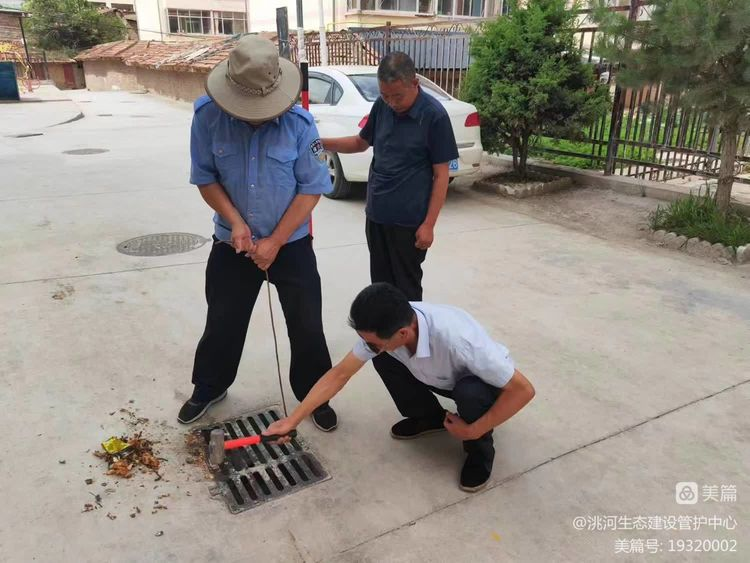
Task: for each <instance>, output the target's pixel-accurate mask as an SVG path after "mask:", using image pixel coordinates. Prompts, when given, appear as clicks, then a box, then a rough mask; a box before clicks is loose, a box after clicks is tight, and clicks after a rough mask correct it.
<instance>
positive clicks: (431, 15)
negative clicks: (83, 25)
mask: <svg viewBox="0 0 750 563" xmlns="http://www.w3.org/2000/svg"><path fill="white" fill-rule="evenodd" d="M94 3H97V4H102V5H106V6H108V7H113V8H115V7H117V8H121V7H122V6H125V5H128V2H127V1H126V0H120V2H94ZM296 4H297V3H296V1H295V0H133V1H132V4H131V5H132V7H133V9H134V11H135V13H136V16H137V18H138V35H139V38H140V39H151V40H160V41H166V40H178V39H180V38H185V37H188V38H189V37H196V36H197V37H200V36H207V35H214V36H216V35H218V36H221V35H228V36H229V35H235V34H237V33H245V32H262V31H266V32H273V31H276V9H277V8H281V7H285V8H287V13H288V17H289V28H290V30H294V29H296V27H297V11H296ZM321 5H322V7H323V25H324V26H325V28H326V30H327V31H337V30H340V29H345V28H348V27H374V26H381V25H385V23H386V22H391V23H392V24H393V25H407V24H428V23H434V22H442V21H464V20H467V19H476V18H485V17H492V16H495V15H498V14H500V13H503V11H504V9H505V6H504V5H505V0H322V2H321V1H317V0H305V1H304V3H303V6H304V13H303V20H304V27H305V29H306V30H318V29H319V28H320V25H321V22H320V12H319V6H321Z"/></svg>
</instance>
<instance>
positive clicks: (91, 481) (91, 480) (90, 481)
mask: <svg viewBox="0 0 750 563" xmlns="http://www.w3.org/2000/svg"><path fill="white" fill-rule="evenodd" d="M93 482H94V480H93V479H86V484H87V485H91V484H92V483H93Z"/></svg>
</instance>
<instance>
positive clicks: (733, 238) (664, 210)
mask: <svg viewBox="0 0 750 563" xmlns="http://www.w3.org/2000/svg"><path fill="white" fill-rule="evenodd" d="M649 222H650V225H651V228H652V229H653V230H655V231H658V230H664V231H670V232H673V233H677V234H678V235H683V236H686V237H687V238H693V237H697V238H699V239H702V240H705V241H708V242H710V243H712V244H713V243H717V242H720V243H721V244H723V245H725V246H732V247H734V248H735V249H736V248H737V247H738V246H743V245H746V244H750V220H748V219H747V218H746V217H743V216H742V215H740V214H739V213H736V212H734V211H731V210H730V211H729V212H728V213H727V214H726V215H725V214H723V213H722V212H721V211H720V210H719V206H718V205H717V204H716V200H715V199H714V197H713V196H712V195H711V191H710V190H709V189H707V190H706V193H705V194H702V195H701V193H700V191H699V192H698V195H694V194H690V196H689V197H687V198H685V199H680V200H678V201H675V202H673V203H670V204H669V205H668V206H666V207H662V206H661V205H660V206H659V207H657V208H656V211H654V212H653V213H651V214H650V216H649Z"/></svg>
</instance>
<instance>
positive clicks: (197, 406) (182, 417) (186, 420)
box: [177, 391, 227, 424]
mask: <svg viewBox="0 0 750 563" xmlns="http://www.w3.org/2000/svg"><path fill="white" fill-rule="evenodd" d="M226 396H227V392H226V391H224V392H223V393H222V394H221V395H219V396H218V397H216V398H215V399H211V400H210V401H208V402H207V403H196V402H195V401H193V400H192V399H190V400H189V401H186V402H185V404H184V405H182V408H181V409H180V414H178V415H177V422H179V423H181V424H190V423H191V422H195V421H196V420H198V419H199V418H200V417H202V416H203V415H204V414H206V411H207V410H208V409H209V408H211V405H214V404H216V403H218V402H219V401H221V400H223V399H224V398H226Z"/></svg>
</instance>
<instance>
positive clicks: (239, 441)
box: [208, 428, 297, 465]
mask: <svg viewBox="0 0 750 563" xmlns="http://www.w3.org/2000/svg"><path fill="white" fill-rule="evenodd" d="M285 436H289V437H290V438H294V437H296V436H297V431H296V430H292V431H291V432H290V433H289V434H286V435H281V434H270V435H268V436H266V435H264V434H259V435H257V436H247V437H244V438H235V439H234V440H225V439H224V431H223V430H222V429H221V428H214V429H213V430H211V435H210V438H209V441H208V461H209V462H211V464H213V465H220V464H221V463H222V462H223V461H224V452H225V451H226V450H233V449H235V448H242V447H245V446H256V445H258V444H260V443H266V442H275V441H276V440H278V439H280V438H284V437H285Z"/></svg>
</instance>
